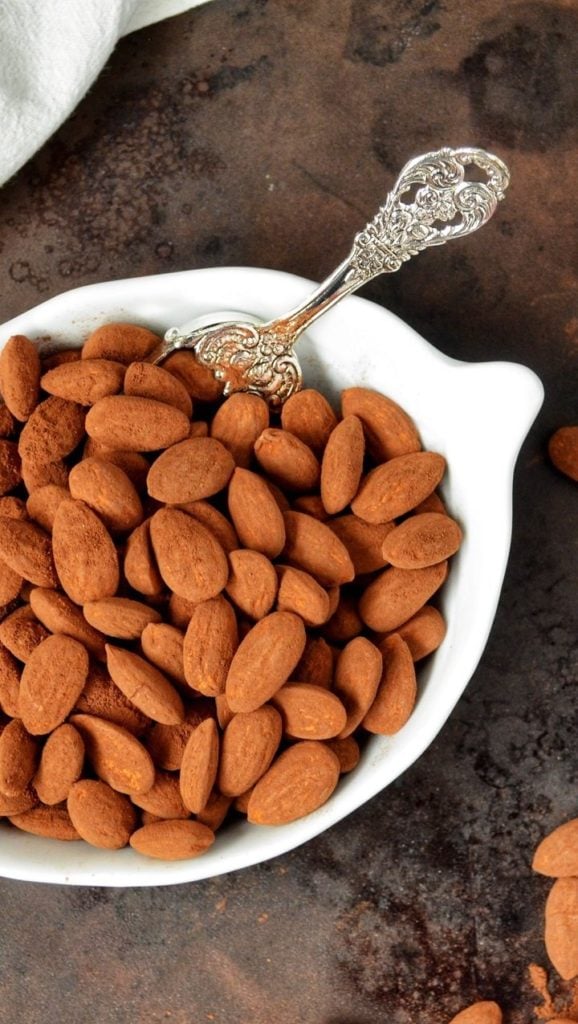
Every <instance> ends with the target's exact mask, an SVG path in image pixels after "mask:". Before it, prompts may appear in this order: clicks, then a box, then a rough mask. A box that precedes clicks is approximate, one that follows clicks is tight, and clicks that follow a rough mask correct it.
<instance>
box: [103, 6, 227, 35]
mask: <svg viewBox="0 0 578 1024" xmlns="http://www.w3.org/2000/svg"><path fill="white" fill-rule="evenodd" d="M208 2H209V0H137V4H136V6H135V8H134V10H133V12H132V14H131V16H130V18H129V20H128V22H127V24H126V25H125V27H124V29H123V31H122V35H123V36H127V35H128V34H129V33H130V32H136V31H137V30H138V29H139V28H146V27H147V25H154V24H155V22H157V21H164V20H165V18H174V17H175V15H177V14H184V12H185V11H189V10H190V9H191V8H192V7H200V5H201V4H204V3H208Z"/></svg>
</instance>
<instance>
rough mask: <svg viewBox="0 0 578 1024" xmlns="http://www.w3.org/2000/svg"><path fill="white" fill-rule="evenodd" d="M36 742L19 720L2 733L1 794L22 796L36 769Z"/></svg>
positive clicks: (0, 745)
mask: <svg viewBox="0 0 578 1024" xmlns="http://www.w3.org/2000/svg"><path fill="white" fill-rule="evenodd" d="M37 752H38V747H37V743H36V740H35V739H34V738H33V736H31V735H30V733H29V732H28V731H27V730H26V728H25V727H24V723H23V722H21V721H20V719H19V718H13V719H12V721H11V722H8V725H7V726H6V727H5V728H4V729H3V730H2V732H1V733H0V793H2V794H3V795H4V796H22V794H23V793H25V792H26V790H27V789H28V786H29V784H30V782H31V781H32V776H33V775H34V772H35V769H36V757H37Z"/></svg>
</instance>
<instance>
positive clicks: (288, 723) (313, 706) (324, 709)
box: [272, 683, 347, 740]
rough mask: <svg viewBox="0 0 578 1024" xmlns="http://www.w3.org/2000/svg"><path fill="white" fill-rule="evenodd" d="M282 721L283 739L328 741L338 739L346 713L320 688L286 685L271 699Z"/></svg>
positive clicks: (306, 684)
mask: <svg viewBox="0 0 578 1024" xmlns="http://www.w3.org/2000/svg"><path fill="white" fill-rule="evenodd" d="M272 703H273V707H275V708H277V711H279V712H280V714H281V718H282V719H283V731H284V733H285V735H286V736H290V737H291V738H292V739H298V740H328V739H332V738H333V737H335V736H339V735H340V733H341V732H342V730H343V729H345V723H346V720H347V713H346V711H345V708H344V706H343V704H342V703H341V701H340V700H339V698H338V697H337V696H336V695H335V694H334V693H331V692H330V690H326V689H324V688H323V687H322V686H312V685H311V683H286V684H285V686H282V687H281V689H280V690H277V693H276V694H275V695H274V697H273V698H272Z"/></svg>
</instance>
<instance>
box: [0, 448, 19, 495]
mask: <svg viewBox="0 0 578 1024" xmlns="http://www.w3.org/2000/svg"><path fill="white" fill-rule="evenodd" d="M21 468H22V467H21V461H20V455H19V454H18V445H16V444H15V443H14V441H0V495H5V494H8V491H12V490H13V489H14V488H15V487H17V486H18V484H19V483H20V481H21V480H22V472H21Z"/></svg>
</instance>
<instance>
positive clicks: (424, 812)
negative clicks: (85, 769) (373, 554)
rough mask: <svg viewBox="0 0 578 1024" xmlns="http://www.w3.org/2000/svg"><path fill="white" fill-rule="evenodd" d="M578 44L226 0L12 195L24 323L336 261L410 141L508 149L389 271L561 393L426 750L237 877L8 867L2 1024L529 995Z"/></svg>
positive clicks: (546, 418) (152, 59)
mask: <svg viewBox="0 0 578 1024" xmlns="http://www.w3.org/2000/svg"><path fill="white" fill-rule="evenodd" d="M577 58H578V7H577V5H576V2H575V0H567V2H559V3H555V2H552V0H547V2H534V3H530V2H522V3H518V2H512V0H510V2H508V3H507V4H505V3H503V2H502V0H476V2H472V0H470V2H468V0H381V2H380V0H275V2H274V0H269V2H268V0H217V2H216V3H214V4H211V5H210V6H209V7H206V8H201V9H199V10H196V11H193V12H190V13H188V14H185V15H183V16H181V17H179V18H176V19H172V20H170V21H168V22H166V23H164V24H160V25H157V26H155V27H154V28H151V29H146V30H144V31H142V32H140V33H138V34H135V35H133V36H131V37H129V38H127V39H126V40H124V41H123V42H122V43H121V44H120V46H119V47H118V49H117V51H116V53H115V54H114V55H113V57H112V59H111V61H110V63H109V65H108V67H107V68H106V70H105V71H104V72H103V74H102V75H101V77H100V79H99V81H98V82H97V84H96V85H95V86H94V88H93V90H92V92H91V94H90V95H89V96H88V97H87V99H85V101H84V102H83V103H82V104H81V106H80V107H79V109H78V110H77V112H76V113H75V115H74V116H73V117H72V118H71V120H70V121H69V122H68V123H67V124H66V125H65V126H64V128H63V129H62V130H61V131H60V132H59V133H58V134H57V135H56V137H55V138H54V139H53V140H52V141H51V142H50V143H49V144H48V145H47V146H46V147H45V149H44V150H43V151H42V152H41V153H40V154H39V155H38V156H37V157H36V158H35V159H34V160H33V161H32V163H31V164H29V165H28V166H27V167H26V168H24V170H23V171H22V172H21V173H20V174H19V175H18V176H17V178H16V179H14V180H13V181H12V182H11V183H10V184H9V185H8V186H6V187H5V188H4V189H3V190H2V192H1V193H0V280H1V282H2V294H1V299H0V320H4V319H7V318H8V317H10V316H13V315H14V314H16V313H18V312H19V311H21V310H24V309H26V308H27V307H29V306H32V305H34V304H36V303H38V302H40V301H42V300H43V299H45V298H47V297H48V296H50V295H53V294H55V293H57V292H59V291H62V290H64V289H67V288H70V287H73V286H75V285H79V284H85V283H88V282H91V281H98V280H101V279H106V278H111V277H123V276H129V275H137V274H151V273H159V272H163V271H169V270H174V269H180V268H185V267H203V266H212V265H215V264H217V265H224V264H257V265H263V266H269V267H278V268H282V269H284V270H289V271H295V272H296V273H298V274H304V275H307V276H310V277H312V278H316V279H319V278H321V276H322V275H323V274H324V273H326V272H327V271H328V270H330V269H331V268H332V267H333V265H334V264H335V263H336V262H337V261H338V259H340V258H341V257H342V256H343V255H344V254H345V252H346V251H347V249H348V246H349V240H350V238H351V235H352V233H353V232H355V231H356V230H357V229H358V228H359V227H360V225H361V224H362V223H363V222H364V220H365V219H366V218H367V217H369V216H371V215H372V214H373V212H374V210H375V208H376V205H377V204H378V203H379V201H380V200H381V199H382V198H383V197H384V195H385V193H386V191H387V188H388V186H389V185H390V184H391V183H392V181H393V178H394V177H395V175H396V173H397V171H398V170H399V168H400V167H401V165H402V164H403V163H404V162H405V160H406V159H407V158H408V157H409V156H411V155H414V154H415V153H419V152H422V151H425V150H427V149H432V148H437V147H438V146H439V145H440V144H442V143H453V144H468V143H470V144H478V145H483V146H485V147H487V148H491V149H495V150H496V151H497V152H498V153H500V154H501V155H502V156H503V157H504V158H505V159H506V161H507V162H508V163H509V165H510V167H511V170H512V178H513V182H512V187H511V189H510V192H509V194H508V199H507V202H506V203H504V205H503V206H502V207H501V208H500V210H499V212H498V213H497V215H496V217H495V218H494V220H493V221H492V223H491V224H490V225H489V226H488V227H487V228H485V229H484V231H483V232H482V233H480V234H479V235H478V236H476V239H475V240H470V241H468V242H464V243H460V244H456V245H453V246H449V247H447V248H445V249H441V250H437V251H430V252H429V253H426V254H424V255H423V256H421V257H420V258H419V259H418V260H416V261H415V262H412V263H411V264H410V265H409V266H408V267H407V268H405V269H404V270H403V273H401V274H399V275H396V276H393V277H391V278H389V279H388V278H382V279H380V280H379V281H377V282H374V284H373V285H372V286H371V287H370V288H369V289H368V290H367V294H369V295H370V296H371V297H373V298H374V299H375V300H377V301H378V302H381V303H383V304H385V305H387V306H389V307H390V308H391V309H393V310H395V312H397V313H398V314H400V315H401V316H402V317H403V318H404V319H405V320H407V321H408V322H410V323H411V324H413V325H414V326H415V327H416V328H417V329H418V330H420V331H421V332H422V333H423V334H424V335H425V337H427V338H428V339H430V340H431V341H433V342H434V343H435V344H437V345H438V346H439V347H440V348H441V349H442V350H443V351H445V352H447V353H450V354H451V355H455V356H459V357H462V358H465V359H474V360H475V359H494V358H498V359H499V358H506V359H515V360H520V361H523V362H525V363H527V364H528V365H530V366H532V367H533V368H534V369H535V370H536V371H537V373H538V374H539V375H540V376H541V378H542V380H543V381H544V384H545V387H546V403H545V406H544V409H543V412H542V414H541V415H540V418H539V420H538V422H537V423H536V425H535V427H534V429H533V431H532V434H531V436H530V438H529V440H528V442H527V444H526V445H525V448H524V450H523V452H522V455H521V458H520V462H519V465H518V470H517V474H516V492H515V531H514V543H513V549H512V557H511V560H510V566H509V572H508V578H507V582H506V586H505V589H504V593H503V597H502V601H501V604H500V609H499V613H498V617H497V620H496V624H495V627H494V630H493V633H492V637H491V640H490V643H489V645H488V648H487V651H486V654H485V656H484V658H483V660H482V663H481V665H480V668H479V669H478V672H477V673H476V676H475V678H474V679H473V680H472V682H471V684H470V686H469V688H468V691H467V694H466V696H465V697H464V698H463V700H462V701H461V702H460V704H459V706H458V708H457V709H456V711H455V713H454V714H453V716H452V718H451V720H450V722H449V723H448V724H447V726H446V727H445V729H444V730H443V732H442V734H441V735H440V736H439V738H438V739H437V741H436V742H435V743H434V745H433V746H432V747H431V749H430V750H429V751H428V753H427V754H426V755H425V756H424V757H423V758H422V759H421V761H420V762H419V763H418V764H416V765H415V766H414V767H413V768H412V769H411V771H409V772H407V773H406V775H405V776H404V777H403V778H401V779H400V780H398V782H397V783H396V784H395V785H393V786H391V787H390V788H389V789H388V790H387V791H386V792H384V793H383V794H382V795H381V796H379V797H377V798H376V799H374V800H372V801H371V802H370V803H369V804H368V805H366V806H365V807H364V808H362V810H360V811H359V812H358V813H357V814H355V815H353V816H352V817H350V818H349V819H348V820H346V821H344V822H342V823H341V824H340V825H338V826H337V827H335V828H333V829H332V830H331V831H330V832H328V833H326V834H325V835H323V836H321V837H320V838H319V839H317V840H315V841H314V842H312V843H310V844H309V845H308V846H307V847H305V848H303V849H301V850H297V851H296V852H295V853H293V854H289V855H288V856H286V857H283V858H281V859H279V860H277V861H274V862H272V863H269V864H265V865H263V866H262V867H258V868H253V869H251V870H248V871H245V872H242V873H240V874H237V875H232V876H230V877H226V878H218V879H216V880H215V881H211V882H205V883H200V884H197V885H194V886H180V887H176V888H171V889H162V888H161V889H148V890H147V889H145V890H134V891H131V890H124V891H114V890H111V891H107V890H102V889H93V890H90V889H79V890H75V889H65V888H50V887H43V886H35V885H24V884H20V883H15V882H2V883H0V897H1V904H0V928H1V932H0V971H1V990H0V1021H1V1022H2V1024H13V1022H15V1021H17V1022H18V1024H37V1022H38V1024H39V1022H42V1024H61V1022H62V1021H67V1022H72V1024H77V1022H79V1024H80V1022H82V1024H93V1022H94V1024H125V1022H131V1024H132V1022H138V1024H141V1022H142V1024H150V1022H156V1021H169V1022H170V1024H201V1022H205V1021H216V1022H221V1024H297V1022H303V1024H410V1022H411V1024H445V1022H446V1021H447V1020H448V1019H449V1018H450V1017H451V1016H452V1014H453V1013H455V1012H456V1011H457V1010H458V1009H459V1008H460V1007H461V1006H462V1005H464V1004H466V1003H468V1002H469V1001H472V1000H474V999H476V998H483V997H485V998H491V997H495V998H497V999H499V1000H500V1002H501V1003H502V1004H503V1006H504V1007H505V1009H506V1010H507V1012H508V1021H509V1022H511V1024H525V1022H529V1021H530V1020H531V1018H532V1013H533V998H532V993H531V991H530V990H529V987H528V984H527V980H526V968H527V965H528V963H529V962H530V961H531V960H537V961H538V962H541V963H545V962H546V961H545V953H544V949H543V945H542V908H543V902H544V897H545V893H546V891H547V888H548V886H547V883H546V882H545V881H544V880H543V879H540V878H538V877H532V875H531V873H530V870H529V862H530V858H531V853H532V849H533V847H534V845H535V843H536V841H537V840H538V838H539V837H540V836H541V835H542V834H543V833H544V831H546V830H548V829H550V828H551V827H552V826H554V825H556V824H557V823H559V822H561V821H562V820H564V819H565V818H567V817H569V816H572V815H575V814H576V811H577V799H576V797H577V785H576V782H577V778H576V776H577V758H576V730H577V712H576V698H575V687H576V679H577V672H576V625H577V618H576V570H577V559H576V523H577V516H576V508H577V507H578V505H577V503H578V490H577V489H576V486H575V485H573V484H572V483H571V482H570V481H568V480H566V479H564V478H562V477H561V476H559V475H558V474H557V473H556V472H555V471H554V470H553V469H552V468H551V467H550V466H549V465H548V463H547V462H546V461H545V459H544V449H545V442H546V439H547V437H548V435H549V433H550V432H551V431H552V430H553V429H554V428H555V427H556V426H558V425H560V424H563V423H568V422H572V421H574V422H576V421H577V419H578V412H577V409H576V406H575V404H574V402H575V397H576V382H577V375H576V370H577V360H576V350H577V335H578V314H577V312H576V276H575V269H576V267H575V263H574V266H573V260H574V261H575V258H576V248H575V242H576V232H575V225H574V222H573V218H574V216H575V208H576V204H575V198H576V191H577V185H578V174H577V163H576V141H577V139H576V136H577V124H578V119H577V114H578V83H577V77H576V67H577V65H578V59H577ZM491 414H492V412H491V399H490V397H489V400H488V416H491ZM488 501H491V495H488ZM474 585H475V583H474Z"/></svg>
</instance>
